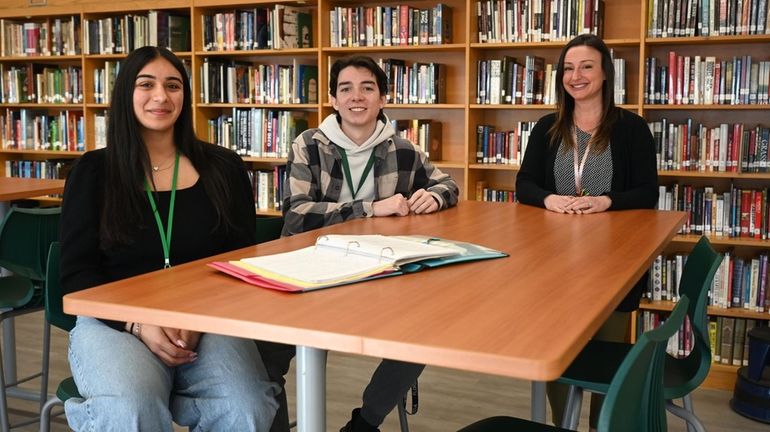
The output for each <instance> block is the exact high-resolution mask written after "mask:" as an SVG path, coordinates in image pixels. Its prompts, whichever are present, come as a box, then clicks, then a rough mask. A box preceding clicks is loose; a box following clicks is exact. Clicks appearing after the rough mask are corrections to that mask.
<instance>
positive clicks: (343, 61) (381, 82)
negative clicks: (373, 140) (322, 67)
mask: <svg viewBox="0 0 770 432" xmlns="http://www.w3.org/2000/svg"><path fill="white" fill-rule="evenodd" d="M348 66H353V67H355V68H361V69H366V70H368V71H369V72H371V73H372V75H374V80H375V81H376V82H377V89H378V90H379V91H380V96H384V95H386V94H388V76H387V75H386V74H385V71H383V70H382V68H381V67H380V65H378V64H377V62H375V61H374V60H372V58H371V57H368V56H365V55H352V56H348V57H343V58H340V59H337V61H335V62H334V64H332V67H331V69H330V70H329V94H330V95H332V96H334V97H337V84H338V82H339V77H340V72H342V70H343V69H345V68H346V67H348ZM335 113H336V114H337V121H338V122H340V123H342V118H341V117H340V113H339V112H337V110H335ZM377 120H382V121H385V113H384V112H383V110H382V109H380V112H379V114H378V115H377Z"/></svg>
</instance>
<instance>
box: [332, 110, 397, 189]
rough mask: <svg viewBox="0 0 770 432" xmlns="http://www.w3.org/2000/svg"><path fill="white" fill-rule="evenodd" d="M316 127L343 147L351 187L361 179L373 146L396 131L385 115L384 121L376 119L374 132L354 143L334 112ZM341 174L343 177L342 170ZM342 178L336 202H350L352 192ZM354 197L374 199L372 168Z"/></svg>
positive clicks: (356, 184) (355, 185)
mask: <svg viewBox="0 0 770 432" xmlns="http://www.w3.org/2000/svg"><path fill="white" fill-rule="evenodd" d="M318 128H319V129H320V130H321V132H323V134H324V135H326V137H327V138H329V141H331V142H332V143H334V144H337V145H338V146H340V147H342V148H343V149H345V153H346V154H347V157H348V163H349V164H350V176H351V177H353V178H352V179H351V180H352V183H353V187H358V184H359V182H360V181H361V174H363V171H364V168H365V167H366V163H367V162H368V161H369V156H370V155H371V154H372V152H373V151H374V147H376V146H377V144H379V143H381V142H383V141H385V140H387V139H388V138H390V137H392V136H393V135H395V133H396V132H395V131H394V130H393V127H392V126H391V125H390V120H389V119H388V118H387V116H386V117H385V122H382V121H381V120H378V121H377V125H376V126H375V128H374V133H373V134H372V136H370V137H369V138H368V139H367V140H366V141H365V142H363V143H362V144H361V145H358V144H356V143H354V142H353V141H352V140H351V139H350V138H348V136H347V135H345V132H343V131H342V128H340V124H339V123H338V122H337V115H336V114H332V115H330V116H328V117H326V118H325V119H324V121H323V122H322V123H321V125H320V126H319V127H318ZM342 176H343V177H345V173H344V170H343V174H342ZM344 180H345V182H344V183H345V186H344V187H343V188H342V190H341V191H340V198H339V200H338V201H337V202H341V203H345V202H352V201H353V192H352V191H351V190H350V188H349V187H348V186H347V184H348V181H347V179H344ZM356 199H357V200H363V201H374V169H372V170H371V171H369V174H368V175H367V177H366V181H365V182H364V184H363V185H361V189H360V190H359V191H358V194H356Z"/></svg>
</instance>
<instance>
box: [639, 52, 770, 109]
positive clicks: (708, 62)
mask: <svg viewBox="0 0 770 432" xmlns="http://www.w3.org/2000/svg"><path fill="white" fill-rule="evenodd" d="M644 80H645V81H644V103H646V104H670V105H690V104H694V105H697V104H703V105H712V104H716V105H720V104H721V105H739V104H750V105H754V104H768V103H770V61H767V60H757V59H752V56H750V55H745V56H740V57H738V56H734V57H733V58H732V59H722V60H720V59H717V58H716V57H714V56H706V57H701V56H699V55H696V56H683V55H678V54H677V53H676V52H675V51H670V52H669V55H668V59H664V60H659V59H657V58H655V57H647V58H646V59H645V76H644Z"/></svg>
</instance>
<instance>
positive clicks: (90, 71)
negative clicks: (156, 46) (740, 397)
mask: <svg viewBox="0 0 770 432" xmlns="http://www.w3.org/2000/svg"><path fill="white" fill-rule="evenodd" d="M662 1H663V0H607V1H605V3H604V20H603V32H604V34H603V37H604V40H605V41H606V43H607V45H608V46H609V47H610V48H611V49H612V50H613V53H614V55H615V57H616V58H621V59H623V60H625V70H626V73H625V83H626V90H625V91H626V101H625V103H623V104H621V106H622V107H623V108H626V109H628V110H631V111H633V112H636V113H638V114H640V115H642V116H643V117H645V118H646V119H647V120H648V121H650V122H652V121H659V120H661V119H663V118H666V119H668V120H670V121H672V122H684V121H686V119H687V118H692V119H693V121H695V122H700V123H703V124H704V125H708V126H710V127H713V126H714V125H717V124H719V123H720V122H728V123H730V124H732V123H735V122H743V123H745V124H746V125H757V124H763V125H764V126H765V127H767V126H770V122H768V121H767V117H768V112H769V111H770V105H757V104H748V105H747V104H737V105H704V104H690V105H675V104H649V103H645V74H646V67H645V62H646V59H647V58H648V57H651V56H654V57H658V58H661V59H663V58H666V57H667V56H668V53H669V52H670V51H675V52H676V53H677V54H679V55H684V56H695V55H701V56H716V57H718V58H723V59H724V58H732V56H734V55H736V53H740V55H752V56H753V57H754V58H755V59H757V60H764V61H767V60H770V57H768V54H767V52H766V51H767V45H768V43H770V35H768V34H765V35H744V36H722V35H710V36H689V37H665V38H660V37H655V38H652V37H648V34H647V17H648V16H653V15H652V13H651V11H650V8H649V5H653V4H658V5H659V4H660V2H662ZM656 2H657V3H656ZM437 3H438V2H437V1H433V2H432V1H423V0H411V1H404V2H390V1H387V2H384V3H383V4H382V5H380V6H382V7H396V6H399V5H408V6H411V7H413V8H416V9H429V8H433V7H434V6H435V5H436V4H437ZM443 3H444V4H445V5H446V6H448V7H449V9H451V26H450V27H449V28H448V29H446V30H447V31H450V32H451V35H452V36H451V38H450V39H449V40H448V41H445V43H441V44H429V45H426V44H420V45H416V46H404V45H397V46H359V47H352V46H351V47H347V46H344V47H343V46H333V45H334V44H333V39H332V37H331V25H332V23H331V18H330V16H331V12H332V11H335V10H337V8H357V7H361V6H363V5H362V4H360V3H358V2H351V1H330V0H311V1H297V2H293V1H288V2H285V1H262V0H257V1H255V0H224V1H222V0H168V1H165V2H162V3H158V2H154V1H148V0H127V1H123V2H119V3H106V2H97V1H94V0H48V1H47V2H39V1H33V0H8V1H4V2H3V4H2V5H0V19H3V20H6V21H7V22H9V23H10V22H12V23H22V24H23V23H28V22H29V23H37V24H39V25H41V24H43V23H49V24H50V23H53V22H56V20H57V19H59V20H69V19H71V18H72V17H77V19H78V20H79V22H80V24H81V27H82V28H84V26H85V25H86V22H88V21H95V20H105V19H108V18H112V17H125V16H129V15H130V16H132V17H133V16H138V15H141V16H147V15H148V14H149V13H150V11H161V12H166V13H168V14H172V15H181V16H185V17H189V18H190V23H189V30H190V31H189V46H190V50H189V51H180V52H177V54H178V55H179V56H180V57H181V58H182V59H183V60H185V62H186V63H187V64H188V65H189V70H190V74H191V77H192V80H191V81H192V85H193V97H194V110H193V115H194V122H195V126H196V130H197V132H198V135H199V136H201V137H208V136H209V134H210V131H209V127H210V122H216V120H217V119H225V120H223V121H224V122H225V123H226V118H227V117H228V116H234V113H236V112H237V111H239V110H243V111H246V110H263V111H273V112H288V113H290V114H289V115H290V116H294V117H302V118H304V119H305V120H306V121H307V125H308V127H316V126H317V125H318V124H319V123H320V121H321V120H322V119H323V118H324V117H325V116H327V115H328V114H330V113H331V112H332V108H331V105H330V104H329V98H328V85H327V81H328V72H327V71H328V68H329V64H330V62H333V61H334V60H335V59H336V58H339V57H342V56H345V55H349V54H352V53H363V54H366V55H369V56H371V57H373V58H375V59H397V60H403V61H404V62H405V63H406V64H411V63H414V62H433V63H437V64H440V65H441V67H442V68H443V69H444V75H443V77H444V83H443V84H444V91H443V94H442V96H443V97H442V99H441V101H440V102H439V103H432V104H415V103H408V104H394V103H392V104H389V105H388V106H387V108H386V112H387V114H388V116H389V117H390V118H391V119H392V120H411V119H435V120H437V121H439V122H440V123H441V128H442V131H441V132H442V135H441V136H442V149H441V150H442V151H441V157H440V159H439V160H434V163H435V165H436V166H438V167H440V168H441V169H442V170H444V171H446V172H448V173H450V174H451V175H452V176H453V177H455V179H456V180H457V181H458V184H460V186H461V194H462V195H461V198H463V199H476V188H477V185H478V184H481V183H482V182H483V184H485V185H487V186H488V187H490V188H494V189H498V190H501V191H511V190H513V188H514V184H515V177H516V173H517V171H518V164H517V163H516V162H517V161H513V163H507V164H496V163H478V162H477V160H476V159H477V157H476V151H477V149H476V139H477V127H478V126H479V125H489V126H494V127H495V129H496V130H498V131H511V130H516V129H517V128H519V127H526V126H520V125H525V124H527V123H528V122H535V121H537V120H538V119H539V118H540V117H542V116H543V115H545V114H547V113H549V112H551V111H552V110H553V109H554V107H553V105H551V104H500V105H490V104H484V103H478V101H477V98H478V97H479V96H480V95H479V90H478V89H477V85H476V83H477V77H478V75H479V70H478V65H479V64H480V62H482V61H489V60H496V59H502V58H504V57H505V56H510V57H514V58H515V59H516V60H517V61H519V62H521V63H524V62H525V59H526V57H527V56H537V57H541V58H542V59H543V61H544V63H545V64H555V63H556V61H557V59H558V55H559V53H560V51H561V49H562V47H563V46H564V44H565V43H566V42H565V41H541V42H528V41H525V42H512V41H508V42H489V41H481V40H480V38H479V31H480V28H479V23H480V22H481V21H480V20H479V19H478V16H477V6H478V5H477V2H476V0H446V1H444V2H443ZM545 3H550V2H537V1H531V2H529V3H528V4H531V5H532V6H533V7H539V5H545ZM490 4H491V2H490ZM37 5H40V6H37ZM276 5H283V6H294V7H297V8H299V9H301V10H302V11H304V12H306V13H307V14H309V16H310V22H311V23H312V25H311V28H312V32H311V37H310V39H312V45H311V46H310V47H302V48H284V49H261V48H260V49H253V48H254V47H253V46H251V47H246V48H243V47H239V48H236V49H229V50H218V49H211V48H210V47H209V46H207V45H206V43H207V41H205V40H204V34H203V33H204V29H203V22H204V18H205V17H207V16H216V15H217V14H223V15H224V14H227V13H234V12H235V11H239V12H240V11H244V10H255V9H257V8H268V9H272V8H275V6H276ZM82 28H81V32H80V36H79V37H80V40H79V41H80V50H79V51H76V52H64V53H60V54H57V55H54V54H50V55H49V54H47V53H44V54H45V55H36V56H34V57H33V56H22V55H7V56H3V57H2V58H0V67H2V68H3V70H6V71H7V70H9V69H10V68H11V67H19V66H21V65H25V64H29V63H41V64H46V65H53V66H58V67H60V68H66V67H70V66H71V67H77V68H80V70H82V90H83V97H82V100H78V101H77V102H75V103H67V104H64V103H55V104H50V103H46V104H39V103H26V102H25V103H2V104H0V112H2V113H3V114H5V113H6V112H7V111H9V110H12V111H16V110H22V109H26V110H29V111H30V112H32V111H34V112H36V113H37V112H39V113H46V114H48V115H51V116H53V115H57V114H59V113H62V112H65V111H72V112H75V113H78V114H80V115H82V118H83V122H82V134H83V141H84V145H85V150H91V149H94V148H95V145H96V144H95V143H96V136H97V135H98V129H99V127H100V125H99V122H98V121H97V118H98V117H100V116H102V115H104V112H105V111H106V110H107V108H108V105H107V104H105V103H97V100H96V98H95V95H94V93H95V90H94V89H95V87H94V86H95V77H94V71H95V70H96V69H102V68H105V67H106V65H107V64H108V63H110V62H116V61H119V60H120V59H121V58H123V56H124V54H122V53H104V54H103V53H89V54H86V52H87V51H85V50H84V49H83V48H84V47H85V46H87V41H84V40H83V39H82V38H83V33H84V32H83V31H82ZM336 45H339V44H338V43H336ZM207 61H208V62H212V63H216V62H220V63H225V64H231V63H232V64H251V65H285V66H292V67H296V65H306V66H315V67H317V94H318V98H317V101H314V102H307V101H304V102H301V103H295V102H292V103H254V102H251V103H242V102H228V103H222V102H217V103H205V102H204V98H203V96H202V95H201V85H202V83H203V80H204V76H203V75H202V69H203V66H204V63H206V62H207ZM220 123H222V122H220ZM212 136H216V134H213V135H212ZM7 147H8V146H6V145H3V147H2V148H1V149H0V161H1V162H2V164H0V171H2V172H1V173H0V175H6V174H7V167H6V165H7V164H6V162H9V161H21V160H29V161H38V162H42V161H49V160H50V161H56V162H58V163H61V162H62V161H63V162H67V161H71V160H73V159H74V158H76V157H78V156H79V155H81V154H82V151H79V150H74V151H61V150H42V149H31V150H30V149H10V148H7ZM243 159H244V161H245V162H247V163H248V164H249V166H250V167H251V168H252V169H253V170H255V171H263V172H273V173H274V172H276V171H278V170H280V168H281V167H282V166H284V165H285V163H286V158H285V157H284V156H282V155H280V154H276V155H275V156H272V155H270V156H265V155H262V154H256V153H248V152H245V153H243ZM63 171H64V172H66V168H64V169H63ZM62 175H63V174H62ZM659 175H660V183H661V184H662V185H666V186H671V185H673V184H675V183H680V184H683V185H684V184H687V185H692V186H695V187H704V186H712V187H714V188H715V190H716V191H718V192H724V191H726V190H729V189H730V187H732V186H736V187H742V188H755V189H763V188H764V189H767V188H768V187H770V173H741V172H700V171H681V170H670V171H660V172H659ZM266 181H269V180H266ZM257 213H258V214H262V215H278V214H280V212H279V211H278V210H275V209H271V208H267V209H259V210H258V211H257ZM696 239H697V236H695V235H692V234H690V235H679V236H677V237H676V238H675V239H674V242H673V243H672V245H671V246H670V248H669V250H668V251H667V253H680V252H681V253H686V252H687V251H689V250H690V249H691V248H692V246H693V244H694V242H695V241H696ZM710 239H711V240H712V243H713V244H714V245H715V247H716V248H717V249H718V250H720V251H722V252H725V251H730V252H732V253H734V254H735V255H736V256H742V257H745V258H751V257H755V256H756V255H758V254H759V253H763V252H768V251H770V241H768V240H761V239H747V238H741V237H738V238H732V237H727V236H721V237H717V236H710ZM642 309H643V310H647V309H649V310H658V309H660V310H670V309H671V304H670V303H666V302H653V303H644V304H643V305H642ZM709 314H710V315H712V316H728V317H739V318H750V319H757V320H762V321H767V320H770V314H768V313H767V312H765V313H759V312H748V311H742V310H737V309H736V310H734V309H719V308H710V309H709ZM734 376H735V367H732V366H723V365H714V367H713V368H712V372H711V375H710V377H709V381H708V382H707V385H711V386H716V387H719V388H724V389H731V388H732V385H733V382H734Z"/></svg>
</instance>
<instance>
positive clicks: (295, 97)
mask: <svg viewBox="0 0 770 432" xmlns="http://www.w3.org/2000/svg"><path fill="white" fill-rule="evenodd" d="M200 92H201V101H202V102H203V103H257V104H261V103H270V104H278V103H283V104H292V103H318V67H317V66H315V65H304V64H298V63H297V59H296V58H295V59H294V62H293V64H291V65H281V64H251V63H246V62H237V61H232V60H218V59H213V58H208V57H206V58H204V59H203V65H202V66H201V88H200Z"/></svg>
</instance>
